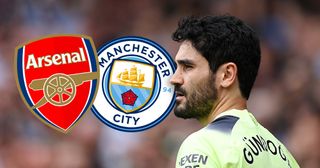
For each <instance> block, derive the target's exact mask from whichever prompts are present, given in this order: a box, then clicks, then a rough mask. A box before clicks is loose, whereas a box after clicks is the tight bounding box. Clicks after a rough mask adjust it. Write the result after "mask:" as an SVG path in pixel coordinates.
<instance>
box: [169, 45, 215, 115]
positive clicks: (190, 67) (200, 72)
mask: <svg viewBox="0 0 320 168" xmlns="http://www.w3.org/2000/svg"><path fill="white" fill-rule="evenodd" d="M175 61H176V63H177V65H178V66H177V70H176V72H175V73H174V75H173V76H172V78H171V80H170V82H171V83H172V84H173V85H175V91H176V95H177V97H176V106H175V109H174V113H175V115H176V116H177V117H181V118H185V119H186V118H196V119H201V118H206V117H208V115H209V114H210V112H211V110H212V107H213V105H214V102H215V101H216V99H217V89H216V87H215V76H214V74H213V73H212V72H211V71H210V67H209V63H208V61H207V60H206V59H205V58H204V57H203V56H202V55H201V54H200V53H199V52H198V51H197V50H196V49H195V48H194V47H193V46H192V43H191V42H190V41H184V42H183V43H182V44H181V46H180V48H179V51H178V53H177V55H176V58H175Z"/></svg>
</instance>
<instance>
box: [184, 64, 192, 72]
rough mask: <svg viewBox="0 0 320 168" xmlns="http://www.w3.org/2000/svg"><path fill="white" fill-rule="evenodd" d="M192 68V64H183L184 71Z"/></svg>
mask: <svg viewBox="0 0 320 168" xmlns="http://www.w3.org/2000/svg"><path fill="white" fill-rule="evenodd" d="M192 69H193V66H192V65H188V64H185V65H184V66H183V70H184V71H190V70H192Z"/></svg>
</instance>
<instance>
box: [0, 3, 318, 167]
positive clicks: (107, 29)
mask: <svg viewBox="0 0 320 168" xmlns="http://www.w3.org/2000/svg"><path fill="white" fill-rule="evenodd" d="M226 13H228V14H231V15H235V16H237V17H239V18H241V19H243V20H244V21H246V22H247V23H248V24H249V25H251V26H252V27H253V28H254V29H255V30H256V32H257V33H258V34H259V37H260V40H261V49H262V62H261V67H260V70H259V74H258V78H257V81H256V83H255V86H254V89H253V91H252V95H251V97H250V99H249V110H250V111H251V112H252V113H253V114H254V115H255V116H256V118H257V119H258V120H259V121H260V122H261V123H262V124H263V125H264V126H265V127H266V128H267V129H269V130H270V131H271V132H272V133H274V134H275V135H276V137H278V138H279V139H280V140H281V141H282V142H283V143H284V144H285V145H286V146H287V147H288V149H289V150H290V151H291V152H292V154H293V155H294V157H295V158H296V159H297V161H298V163H299V164H300V166H301V167H303V168H319V167H320V151H319V149H320V147H319V146H320V145H319V144H320V131H319V128H320V1H317V0H281V1H279V0H213V1H212V0H202V1H199V0H162V1H156V0H127V1H119V0H118V1H115V0H114V1H111V0H110V1H109V0H90V1H86V0H68V1H62V0H0V94H1V95H0V168H7V167H8V168H20V167H26V168H29V167H30V168H42V167H45V168H50V167H53V168H87V167H97V168H100V167H103V168H149V167H153V168H164V167H168V168H169V167H174V164H175V156H176V153H177V151H178V148H179V145H180V144H181V143H182V141H183V139H184V138H186V136H187V135H189V134H190V133H192V132H194V131H196V130H198V129H199V128H201V126H200V125H199V124H198V123H197V122H196V121H194V120H182V119H178V118H176V117H175V116H174V115H173V113H172V114H170V115H169V116H168V117H167V118H166V119H165V120H164V121H163V122H162V123H161V124H159V125H158V126H156V127H154V128H152V129H149V130H147V131H144V132H140V133H124V132H119V131H116V130H113V129H111V128H109V127H107V126H106V125H104V124H103V123H101V122H100V121H99V120H98V119H97V118H96V117H95V116H94V115H93V114H92V113H91V112H90V111H88V113H87V114H86V115H84V116H83V119H82V120H80V121H79V124H77V125H76V126H75V127H74V128H73V129H72V130H71V132H70V133H68V134H66V135H65V134H62V133H60V132H57V131H55V130H53V129H51V128H48V127H47V126H46V125H45V124H43V123H41V122H40V121H39V120H38V119H37V118H36V117H35V116H34V115H33V114H32V113H31V112H29V111H28V110H27V108H26V106H25V105H24V104H23V102H22V100H21V98H20V96H19V93H18V90H17V87H16V84H15V74H14V72H13V61H14V54H15V53H14V49H15V47H16V46H18V45H21V44H23V43H25V42H27V41H29V40H32V39H34V38H39V37H41V36H43V35H48V34H61V33H63V34H66V33H72V34H86V35H89V36H91V37H92V38H93V40H94V42H95V45H96V47H97V48H99V46H101V45H102V44H103V43H106V42H108V41H109V40H112V39H114V38H117V37H121V36H125V35H135V36H143V37H146V38H150V39H152V40H153V41H156V42H157V43H159V44H160V45H162V46H163V47H164V48H166V49H167V50H168V52H169V53H170V54H171V55H172V56H174V55H175V53H176V52H177V49H178V44H177V43H175V42H173V41H172V40H171V33H172V32H173V31H174V30H175V28H176V27H177V21H178V20H179V19H180V18H181V17H183V16H187V15H191V14H194V15H213V14H226ZM217 141H218V139H217Z"/></svg>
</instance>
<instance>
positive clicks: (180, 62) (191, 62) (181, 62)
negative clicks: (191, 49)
mask: <svg viewBox="0 0 320 168" xmlns="http://www.w3.org/2000/svg"><path fill="white" fill-rule="evenodd" d="M177 63H178V64H180V65H194V62H193V61H192V60H189V59H183V60H177Z"/></svg>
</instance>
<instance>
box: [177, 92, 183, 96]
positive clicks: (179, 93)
mask: <svg viewBox="0 0 320 168" xmlns="http://www.w3.org/2000/svg"><path fill="white" fill-rule="evenodd" d="M176 95H177V97H179V96H184V94H183V93H182V92H180V91H176Z"/></svg>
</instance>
